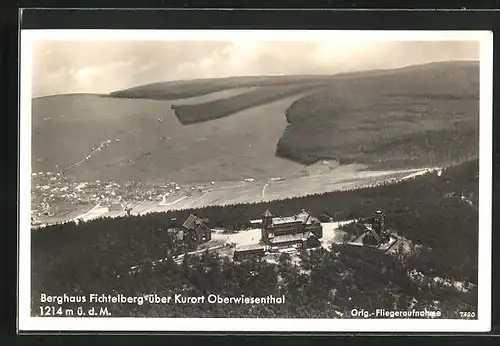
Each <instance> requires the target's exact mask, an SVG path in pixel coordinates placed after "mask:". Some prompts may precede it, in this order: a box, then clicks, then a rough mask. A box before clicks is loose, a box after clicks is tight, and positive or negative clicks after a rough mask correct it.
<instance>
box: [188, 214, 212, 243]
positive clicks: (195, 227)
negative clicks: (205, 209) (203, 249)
mask: <svg viewBox="0 0 500 346" xmlns="http://www.w3.org/2000/svg"><path fill="white" fill-rule="evenodd" d="M182 230H183V234H184V241H186V242H188V243H191V244H200V243H204V242H207V241H209V240H211V239H212V230H211V229H210V227H208V220H207V219H202V218H199V217H197V216H196V215H193V214H190V215H189V217H188V218H187V219H186V221H185V222H184V223H183V224H182Z"/></svg>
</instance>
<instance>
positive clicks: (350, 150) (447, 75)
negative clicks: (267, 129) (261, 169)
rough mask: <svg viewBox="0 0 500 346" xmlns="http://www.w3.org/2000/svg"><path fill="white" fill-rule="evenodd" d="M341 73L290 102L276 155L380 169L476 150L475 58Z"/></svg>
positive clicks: (449, 159) (462, 156) (465, 156)
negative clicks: (394, 68) (312, 92)
mask: <svg viewBox="0 0 500 346" xmlns="http://www.w3.org/2000/svg"><path fill="white" fill-rule="evenodd" d="M355 76H356V75H352V76H350V75H349V74H348V75H346V76H345V77H344V78H340V77H337V78H336V79H335V82H334V83H331V85H330V86H329V87H328V88H325V89H323V90H321V91H319V92H315V93H314V94H311V95H308V96H305V97H303V98H301V99H299V100H297V101H295V102H294V103H293V104H292V105H291V106H290V107H289V108H288V109H287V111H286V117H287V120H288V122H289V125H288V127H287V129H286V130H285V132H284V134H283V136H282V137H281V139H280V141H279V143H278V146H277V149H276V154H277V155H278V156H281V157H285V158H289V159H292V160H295V161H298V162H301V163H304V164H311V163H315V162H317V161H319V160H323V159H336V160H338V161H339V162H341V163H351V162H362V163H366V164H373V165H383V166H384V167H387V166H390V167H394V166H399V167H410V166H420V167H421V166H422V165H424V166H434V165H440V164H442V163H443V162H444V163H445V164H451V163H454V162H457V161H461V160H470V159H472V158H474V157H477V155H478V143H479V63H478V62H447V63H432V64H427V65H421V66H413V67H408V68H402V69H396V70H390V71H386V72H385V73H382V72H378V73H375V72H373V73H372V74H370V73H369V72H367V73H365V74H361V75H357V77H355Z"/></svg>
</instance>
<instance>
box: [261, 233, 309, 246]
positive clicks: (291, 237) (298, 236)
mask: <svg viewBox="0 0 500 346" xmlns="http://www.w3.org/2000/svg"><path fill="white" fill-rule="evenodd" d="M309 235H310V233H309V232H306V233H295V234H287V235H278V236H275V237H274V238H270V239H269V242H271V243H273V244H279V243H287V242H291V241H297V242H299V241H302V239H304V238H308V237H309Z"/></svg>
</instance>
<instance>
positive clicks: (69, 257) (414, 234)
mask: <svg viewBox="0 0 500 346" xmlns="http://www.w3.org/2000/svg"><path fill="white" fill-rule="evenodd" d="M477 174H478V160H474V161H471V162H466V163H463V164H461V165H458V166H455V167H451V168H448V169H446V170H444V171H443V173H442V175H441V176H438V175H437V174H435V173H432V174H426V175H423V176H420V177H417V178H414V179H411V180H407V181H403V182H400V183H397V184H390V185H387V186H379V187H373V188H366V189H360V190H353V191H340V192H331V193H325V194H321V195H314V196H307V197H300V198H293V199H286V200H282V201H273V202H267V203H256V204H242V205H234V206H227V207H221V206H214V207H205V208H201V209H195V210H178V211H170V212H168V213H156V214H148V215H144V216H131V217H121V218H115V219H111V218H103V219H97V220H93V221H90V222H82V223H79V224H75V223H67V224H62V225H56V226H49V227H47V228H45V229H43V230H41V231H32V246H31V251H32V256H31V259H32V291H33V299H34V301H35V302H36V299H39V294H40V293H51V294H59V293H60V294H62V293H67V294H69V293H71V292H90V291H92V290H93V292H101V291H102V292H104V293H106V292H107V293H109V292H112V290H113V289H115V290H117V289H123V286H122V285H123V282H122V281H120V280H134V283H133V285H132V284H130V285H129V284H127V287H128V286H130V287H132V286H133V287H135V286H134V285H138V287H142V286H143V285H146V288H149V286H148V285H150V283H148V282H144V279H143V276H141V275H146V274H140V275H139V276H135V277H134V279H127V277H128V275H125V274H124V273H127V272H128V270H129V269H130V267H131V266H134V265H137V264H147V263H150V262H151V261H154V260H158V259H160V258H165V257H168V256H174V255H176V254H179V253H181V252H184V251H185V250H186V249H185V248H183V247H182V246H181V245H180V244H179V243H177V242H175V240H174V239H172V237H171V236H170V235H169V233H168V232H166V229H168V228H169V227H172V226H175V225H173V224H172V219H173V218H175V219H176V222H177V224H178V225H179V224H180V223H182V222H183V221H184V220H185V218H186V217H187V216H188V215H189V213H194V214H196V215H198V216H200V217H206V218H208V219H209V220H210V223H211V226H212V227H222V228H234V229H237V228H243V227H248V226H249V225H248V220H250V219H254V218H259V217H260V215H261V214H262V212H263V211H264V210H265V209H267V208H269V209H270V210H271V212H273V213H274V214H276V215H290V214H292V213H296V212H298V211H300V210H301V209H302V208H306V209H308V210H310V211H311V212H312V213H313V214H315V215H320V214H321V213H327V214H328V215H331V216H334V217H335V218H336V219H337V220H342V219H344V220H346V219H352V218H358V217H366V216H369V215H371V213H372V212H373V211H374V210H375V209H382V210H384V211H385V212H386V215H387V223H388V227H389V228H391V229H393V230H395V231H396V232H397V233H399V234H400V235H402V236H404V237H406V238H408V239H409V240H411V241H413V242H414V243H417V244H418V243H420V244H422V245H425V246H426V247H429V248H431V251H430V252H426V253H422V254H421V255H420V256H418V257H415V258H414V259H413V262H412V267H413V268H417V269H418V270H420V271H421V272H422V273H424V274H427V275H433V276H441V277H444V278H453V279H456V280H461V279H464V280H467V281H469V282H472V283H477V251H478V216H477V211H476V210H475V209H474V208H471V207H470V206H469V205H468V204H467V203H464V202H463V201H461V200H460V198H457V197H448V196H449V195H450V193H458V196H460V194H461V192H462V191H467V192H475V193H476V195H477V191H478V181H477ZM227 265H229V264H227ZM233 265H236V264H231V266H233ZM231 268H232V267H231ZM228 270H229V269H228ZM235 270H236V269H235ZM238 270H240V269H238ZM147 272H148V271H147V270H146V272H145V273H147ZM124 275H125V276H124ZM151 275H152V274H151ZM227 275H230V274H229V272H228V274H227ZM233 275H236V274H234V273H233ZM117 276H118V278H117ZM115 278H116V280H118V281H116V282H115ZM151 280H153V279H151ZM154 280H158V279H157V278H156V279H154ZM155 282H156V281H155ZM109 284H113V285H114V286H113V287H112V288H110V287H109V286H107V285H109ZM103 285H104V286H103ZM172 285H175V287H181V286H179V285H181V284H180V283H178V282H175V283H173V284H172ZM110 290H111V291H110ZM200 313H201V312H200Z"/></svg>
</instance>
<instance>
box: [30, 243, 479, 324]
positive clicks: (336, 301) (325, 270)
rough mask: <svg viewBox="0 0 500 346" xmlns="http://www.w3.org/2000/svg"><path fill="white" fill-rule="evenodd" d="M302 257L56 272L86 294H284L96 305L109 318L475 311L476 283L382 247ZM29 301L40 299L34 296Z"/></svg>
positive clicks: (213, 257) (188, 260) (206, 258)
mask: <svg viewBox="0 0 500 346" xmlns="http://www.w3.org/2000/svg"><path fill="white" fill-rule="evenodd" d="M300 259H301V262H302V263H301V266H302V270H301V269H300V268H298V267H297V266H296V265H294V264H293V263H292V261H291V258H290V255H288V254H282V255H281V256H280V257H279V260H278V263H277V264H274V263H269V262H266V261H258V260H251V261H245V262H242V263H238V262H232V261H231V260H229V259H227V258H221V257H219V255H217V254H209V253H204V254H203V255H202V256H187V257H185V259H184V260H183V262H182V263H181V264H180V265H177V264H175V263H174V262H173V261H172V260H167V261H164V262H162V263H161V264H159V265H157V266H156V267H155V268H153V267H152V266H149V267H146V268H145V269H144V270H143V271H142V272H140V273H138V274H136V275H127V276H120V277H116V276H113V275H108V276H105V277H102V278H100V280H93V281H89V280H83V279H82V278H80V279H79V278H68V277H58V278H57V279H58V280H62V279H73V280H74V281H71V284H68V286H69V287H71V286H76V287H78V291H77V293H78V294H82V295H87V296H88V294H89V293H97V294H101V293H103V294H106V295H107V294H110V293H111V292H112V294H117V293H122V294H124V295H126V296H143V295H144V294H151V293H155V294H157V295H158V296H163V297H167V296H171V297H174V295H175V294H181V295H182V296H189V297H198V296H205V297H207V296H208V295H209V294H218V295H220V296H222V297H240V296H242V295H243V296H246V297H266V296H268V295H272V296H274V297H281V296H284V297H285V302H284V303H283V304H210V303H207V302H205V303H200V304H175V303H171V304H149V303H145V304H143V305H137V304H100V306H102V307H107V308H108V309H109V310H108V311H109V312H110V313H111V315H112V316H115V317H117V316H134V317H226V318H245V317H247V318H252V317H254V318H255V317H260V318H354V316H352V315H351V313H350V311H351V309H353V308H357V309H366V310H370V311H375V309H387V310H398V309H401V310H411V309H416V310H424V309H427V310H431V311H432V310H433V307H434V309H435V310H439V311H441V312H442V314H443V315H442V316H441V318H460V316H459V311H477V292H476V291H475V290H474V291H472V292H468V293H460V292H457V291H456V290H454V289H452V288H445V287H442V286H439V285H437V284H436V283H435V282H434V281H433V280H432V278H426V279H424V280H423V282H414V281H412V280H411V279H410V278H409V277H408V274H407V268H405V267H403V265H402V264H401V263H400V262H399V261H397V260H396V259H395V258H394V257H393V256H388V255H384V254H383V253H382V252H378V251H373V250H367V249H361V248H356V247H350V246H342V245H335V246H333V248H332V251H331V252H328V251H326V250H324V249H323V248H320V249H318V250H315V251H310V252H307V251H302V252H301V253H300ZM51 286H53V282H47V286H45V287H44V288H45V289H50V287H51ZM44 292H51V293H55V292H54V291H44ZM66 292H68V291H66ZM34 293H35V294H36V293H39V291H35V292H34ZM436 301H437V302H439V303H438V304H436V303H435V302H436ZM33 303H34V306H35V307H36V306H38V301H37V299H36V295H35V297H34V301H33ZM76 306H82V307H83V308H84V310H85V311H87V310H88V309H89V308H90V307H92V306H95V304H91V303H88V302H87V303H83V304H71V303H69V304H64V305H63V308H64V309H66V308H73V309H75V307H76ZM36 313H37V310H36V309H34V314H35V315H36ZM378 317H380V318H384V316H378Z"/></svg>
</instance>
